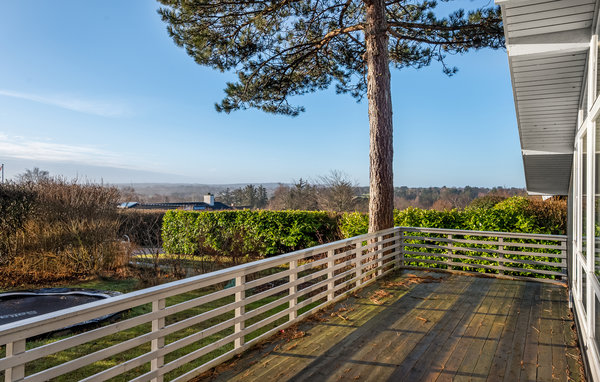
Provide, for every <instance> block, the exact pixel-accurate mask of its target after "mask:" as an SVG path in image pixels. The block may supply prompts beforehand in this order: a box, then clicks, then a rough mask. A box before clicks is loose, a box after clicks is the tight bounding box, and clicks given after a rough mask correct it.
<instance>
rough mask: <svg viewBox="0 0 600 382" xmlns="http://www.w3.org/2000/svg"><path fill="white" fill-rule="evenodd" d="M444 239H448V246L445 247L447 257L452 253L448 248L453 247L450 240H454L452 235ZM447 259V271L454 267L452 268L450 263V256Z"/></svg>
mask: <svg viewBox="0 0 600 382" xmlns="http://www.w3.org/2000/svg"><path fill="white" fill-rule="evenodd" d="M446 237H447V238H448V245H447V247H448V249H447V250H446V254H447V255H452V252H453V251H452V249H450V247H452V245H453V243H452V239H453V238H454V236H453V235H448V236H446ZM447 257H448V258H447V259H446V263H447V264H448V269H449V270H453V269H454V267H453V266H452V263H453V261H452V256H447Z"/></svg>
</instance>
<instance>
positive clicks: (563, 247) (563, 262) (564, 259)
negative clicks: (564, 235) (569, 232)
mask: <svg viewBox="0 0 600 382" xmlns="http://www.w3.org/2000/svg"><path fill="white" fill-rule="evenodd" d="M594 248H597V245H596V246H595V247H594ZM560 257H561V259H560V265H561V268H560V269H561V270H562V273H564V274H565V275H567V273H568V265H567V240H563V241H561V242H560ZM597 261H598V257H597V256H596V254H595V253H594V273H596V274H597V272H598V271H597V269H596V267H597V266H596V263H597ZM565 278H566V279H567V283H568V282H569V280H568V276H566V277H565ZM558 279H559V280H562V279H563V278H562V277H560V276H559V278H558ZM567 285H568V284H567Z"/></svg>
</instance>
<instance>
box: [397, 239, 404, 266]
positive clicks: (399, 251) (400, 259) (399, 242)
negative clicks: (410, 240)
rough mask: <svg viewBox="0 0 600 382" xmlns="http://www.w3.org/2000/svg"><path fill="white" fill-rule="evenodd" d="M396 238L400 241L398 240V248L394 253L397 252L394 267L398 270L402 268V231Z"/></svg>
mask: <svg viewBox="0 0 600 382" xmlns="http://www.w3.org/2000/svg"><path fill="white" fill-rule="evenodd" d="M398 236H399V237H400V240H398V246H397V247H396V251H397V252H398V254H397V255H396V266H397V267H398V268H400V267H403V266H404V231H402V230H399V231H398Z"/></svg>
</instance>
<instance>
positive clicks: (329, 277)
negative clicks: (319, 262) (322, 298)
mask: <svg viewBox="0 0 600 382" xmlns="http://www.w3.org/2000/svg"><path fill="white" fill-rule="evenodd" d="M333 255H334V250H333V249H330V250H329V251H327V259H328V260H329V261H327V269H328V272H327V280H328V283H327V290H328V291H329V293H327V301H331V300H333V297H334V292H333V288H334V287H335V281H334V280H333V266H334V265H335V261H334V259H333Z"/></svg>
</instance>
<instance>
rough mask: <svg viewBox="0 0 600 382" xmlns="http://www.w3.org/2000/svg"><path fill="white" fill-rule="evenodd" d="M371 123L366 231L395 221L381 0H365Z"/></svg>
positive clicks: (389, 107) (383, 19)
mask: <svg viewBox="0 0 600 382" xmlns="http://www.w3.org/2000/svg"><path fill="white" fill-rule="evenodd" d="M365 6H366V26H365V42H366V48H367V97H368V99H369V127H370V151H369V156H370V191H369V194H370V197H369V232H375V231H379V230H382V229H385V228H390V227H393V225H394V174H393V156H394V148H393V145H392V143H393V142H392V140H393V127H392V94H391V89H390V67H389V55H388V35H387V21H386V16H385V1H384V0H365Z"/></svg>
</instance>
